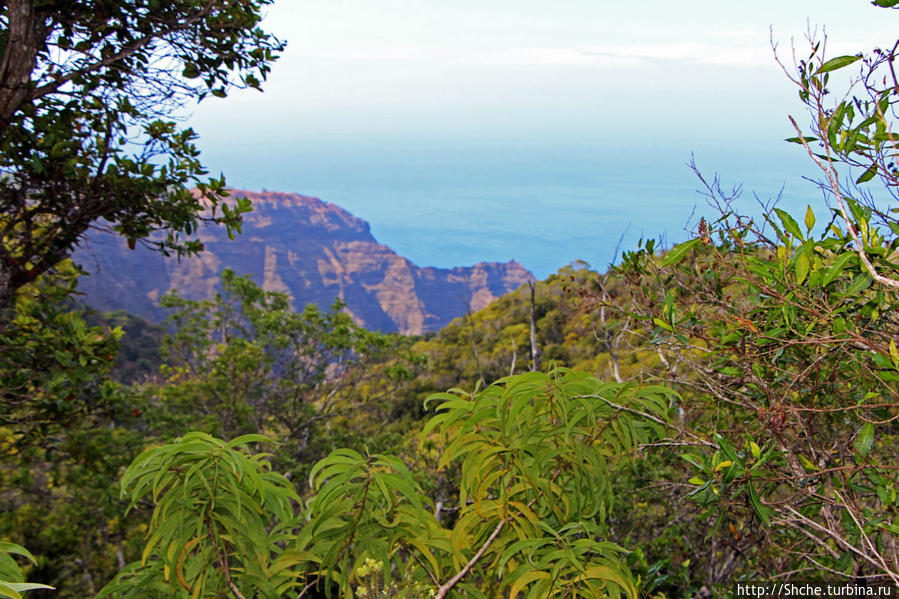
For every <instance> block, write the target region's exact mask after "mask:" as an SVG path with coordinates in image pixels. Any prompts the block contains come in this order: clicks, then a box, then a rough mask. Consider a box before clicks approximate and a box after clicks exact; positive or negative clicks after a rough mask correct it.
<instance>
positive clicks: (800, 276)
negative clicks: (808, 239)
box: [796, 252, 809, 285]
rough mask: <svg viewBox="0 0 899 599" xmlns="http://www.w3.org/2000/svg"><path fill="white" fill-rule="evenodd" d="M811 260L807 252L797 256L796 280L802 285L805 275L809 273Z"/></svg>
mask: <svg viewBox="0 0 899 599" xmlns="http://www.w3.org/2000/svg"><path fill="white" fill-rule="evenodd" d="M808 269H809V261H808V256H807V255H806V254H805V252H802V253H801V254H799V255H798V256H796V282H797V283H798V284H800V285H802V282H803V281H805V277H806V276H807V275H808Z"/></svg>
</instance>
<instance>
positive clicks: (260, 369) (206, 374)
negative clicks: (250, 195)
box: [144, 269, 400, 475]
mask: <svg viewBox="0 0 899 599" xmlns="http://www.w3.org/2000/svg"><path fill="white" fill-rule="evenodd" d="M162 304H163V306H166V307H168V308H170V309H173V310H174V313H173V314H172V316H171V317H170V318H169V321H168V322H169V324H170V325H172V328H173V333H172V334H171V335H167V336H166V338H165V339H164V341H163V352H164V355H165V357H166V359H167V360H166V364H165V365H164V367H163V373H164V374H165V376H166V381H164V382H163V384H160V385H157V384H151V385H147V386H145V387H144V394H145V395H146V396H147V397H148V401H149V403H150V404H151V405H150V406H148V408H149V412H150V413H153V414H156V415H157V416H156V417H155V418H156V419H158V422H157V424H158V426H159V430H160V434H161V435H162V436H165V437H168V438H171V436H172V431H184V430H186V429H187V427H197V428H202V429H203V430H204V431H206V432H209V433H211V434H214V435H217V436H221V437H225V438H230V437H235V436H237V435H241V434H245V433H255V432H264V433H265V434H267V435H270V436H271V437H273V438H274V439H275V440H276V441H278V442H279V444H280V449H279V451H278V452H277V460H276V465H277V466H278V467H279V468H280V469H282V470H284V471H285V472H289V473H291V474H292V475H295V474H297V473H298V469H302V470H303V471H304V472H305V471H307V470H308V468H309V467H310V466H311V464H312V463H314V462H315V460H316V459H318V458H319V457H321V456H322V455H324V454H325V453H327V451H329V450H330V449H331V448H333V447H334V445H333V443H334V438H333V437H334V435H335V434H336V431H334V430H332V431H330V433H328V434H324V429H325V427H326V426H328V427H330V422H331V421H332V420H333V419H334V418H335V416H337V415H338V414H340V413H341V412H348V411H349V410H348V408H347V406H348V405H352V406H353V407H354V409H359V407H360V403H361V402H360V401H359V400H358V399H357V398H355V397H347V392H348V391H349V390H350V389H353V388H358V387H361V386H362V385H363V384H365V383H367V382H368V381H369V379H370V378H371V374H372V373H370V372H369V371H368V367H369V366H371V365H372V364H373V363H374V362H376V361H378V360H384V359H385V358H387V357H390V358H396V356H390V355H389V354H390V352H392V351H398V346H399V343H400V339H399V337H398V336H397V335H388V334H384V333H377V332H372V331H367V330H365V329H364V328H363V327H360V326H359V325H357V324H356V323H354V322H353V320H352V318H350V316H349V315H348V314H347V313H346V312H344V311H343V304H342V303H341V302H340V301H336V302H335V303H334V304H333V305H332V306H331V307H330V308H329V309H328V310H320V309H319V308H318V307H317V306H315V305H312V304H310V305H307V306H306V307H305V308H304V309H303V310H302V311H301V312H296V311H294V310H293V309H292V308H291V306H290V299H289V298H288V296H287V295H286V294H284V293H278V292H272V291H264V290H262V289H261V288H260V287H259V286H258V285H256V284H255V283H254V282H253V281H252V280H250V277H249V276H244V277H241V276H238V275H236V274H235V273H234V271H232V270H231V269H225V271H224V272H223V273H222V291H221V292H220V293H217V294H216V296H215V297H214V298H213V299H211V300H204V301H194V300H189V299H185V298H182V297H180V296H179V295H178V294H177V293H175V292H173V293H170V294H167V295H166V296H164V297H163V299H162ZM398 353H399V352H398ZM351 372H352V376H350V373H351ZM153 406H155V407H156V408H158V409H153ZM151 417H152V416H151ZM341 428H342V427H341Z"/></svg>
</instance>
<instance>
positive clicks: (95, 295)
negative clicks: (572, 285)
mask: <svg viewBox="0 0 899 599" xmlns="http://www.w3.org/2000/svg"><path fill="white" fill-rule="evenodd" d="M231 195H232V197H247V198H249V199H250V200H251V201H252V202H253V211H252V212H250V213H248V214H246V215H244V223H243V233H242V234H241V235H240V236H239V237H238V238H237V239H235V240H233V241H232V240H229V239H228V237H227V233H226V232H225V231H224V230H223V228H222V227H207V228H203V229H201V230H200V231H198V238H199V240H200V241H201V242H202V243H203V245H204V248H205V249H204V251H203V252H201V253H200V254H199V255H198V256H194V257H191V258H183V259H181V260H180V261H178V260H177V259H175V258H165V257H164V256H162V255H161V254H159V253H157V252H153V251H150V250H149V249H146V248H143V247H140V246H138V247H137V248H135V249H134V250H129V249H128V246H127V241H126V240H124V239H122V238H121V237H118V236H115V235H112V234H109V233H103V232H95V233H93V234H91V235H90V236H89V238H88V240H87V242H86V243H85V244H84V246H83V247H81V248H79V249H78V250H77V251H76V252H75V254H74V256H73V257H74V259H75V261H76V262H77V263H79V264H81V266H82V267H83V268H84V269H85V270H86V271H87V272H89V273H91V274H90V275H89V276H86V277H82V279H81V282H80V283H79V291H80V292H81V293H83V294H84V299H85V301H86V303H88V304H89V305H91V306H92V307H94V308H97V309H99V310H115V309H125V310H128V311H129V312H133V313H135V314H139V315H142V316H145V317H148V318H150V319H152V320H161V319H162V318H164V316H165V315H166V314H165V310H164V309H163V308H161V307H160V306H159V303H158V301H159V298H160V297H161V296H162V295H163V294H164V293H165V292H167V291H168V290H170V289H178V290H179V292H180V293H181V294H182V295H183V296H185V297H188V298H191V299H203V298H207V297H211V296H212V295H213V294H214V293H215V291H216V289H217V285H218V281H219V277H220V274H221V271H222V270H223V269H224V268H225V267H230V268H232V269H233V270H235V271H237V272H238V273H239V274H246V273H249V274H252V275H253V279H254V280H255V281H256V282H257V283H259V284H261V286H262V287H263V288H264V289H266V290H268V291H280V292H284V293H287V294H288V295H289V296H290V297H291V299H292V301H293V304H294V307H295V308H300V307H302V306H303V305H305V304H307V303H315V304H318V305H319V306H322V307H325V306H327V305H329V304H331V303H332V302H333V301H334V300H335V299H337V298H340V299H341V300H343V301H344V302H346V304H347V311H348V312H349V313H350V315H351V316H352V317H353V318H354V320H356V322H358V323H360V324H362V325H364V326H366V327H368V328H371V329H376V330H382V331H396V332H400V333H403V334H421V333H425V332H429V331H436V330H439V329H440V328H442V327H443V326H445V325H446V324H448V323H449V322H450V321H452V320H453V319H454V318H456V317H459V316H462V315H464V314H465V313H466V311H467V310H479V309H481V308H483V307H486V306H487V305H488V304H489V303H490V302H491V301H493V300H494V299H496V298H497V297H500V296H502V295H504V294H505V293H508V292H510V291H514V290H515V289H517V288H518V287H519V286H521V285H522V284H524V283H526V282H527V281H528V280H531V279H533V275H532V274H531V273H530V272H529V271H528V270H527V269H525V268H524V267H523V266H522V265H521V264H519V263H518V262H515V261H514V260H510V261H509V262H506V263H496V262H479V263H477V264H475V265H473V266H460V267H455V268H438V267H433V266H427V267H421V266H418V265H416V264H414V263H413V262H412V261H410V260H408V259H407V258H404V257H403V256H400V255H399V254H397V253H396V252H395V251H393V250H392V249H390V248H389V247H387V246H386V245H383V244H380V243H378V242H377V240H376V239H375V238H374V236H373V235H372V234H371V227H370V226H369V223H368V222H366V221H365V220H363V219H361V218H359V217H356V216H354V215H352V214H350V213H349V212H347V211H346V210H344V209H343V208H341V207H339V206H337V205H336V204H331V203H329V202H326V201H323V200H321V199H319V198H316V197H312V196H305V195H300V194H296V193H288V192H278V191H262V192H253V191H246V190H236V189H234V190H231Z"/></svg>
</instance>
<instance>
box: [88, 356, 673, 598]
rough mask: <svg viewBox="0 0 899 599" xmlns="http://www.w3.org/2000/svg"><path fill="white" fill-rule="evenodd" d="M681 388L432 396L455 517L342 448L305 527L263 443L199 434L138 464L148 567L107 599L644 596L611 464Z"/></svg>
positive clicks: (129, 486)
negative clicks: (451, 478)
mask: <svg viewBox="0 0 899 599" xmlns="http://www.w3.org/2000/svg"><path fill="white" fill-rule="evenodd" d="M673 397H674V394H673V393H672V392H671V391H669V390H667V389H665V388H662V387H645V388H641V387H638V386H636V385H630V384H618V383H602V382H600V381H599V380H597V379H595V378H592V377H590V376H588V375H586V374H585V373H576V372H571V371H568V370H564V369H556V370H553V371H551V372H549V373H546V374H544V373H536V372H533V373H528V374H523V375H516V376H511V377H507V378H504V379H501V380H500V381H497V382H496V383H495V384H493V385H491V386H489V387H487V388H486V389H484V390H481V391H476V392H474V393H465V392H463V391H460V390H458V389H454V390H452V391H450V392H449V393H439V394H436V395H433V396H432V397H431V398H430V401H431V402H436V403H437V411H438V413H437V415H436V416H434V417H433V418H432V419H431V420H430V422H429V423H428V425H427V426H426V427H425V429H424V432H423V434H422V448H423V449H425V450H428V449H429V448H431V449H434V448H436V449H437V451H438V454H439V458H438V462H439V467H440V469H441V470H444V471H448V470H450V469H451V468H456V470H455V471H456V472H458V473H459V479H458V504H457V505H456V506H453V510H455V512H456V513H457V517H456V518H455V520H454V522H453V523H452V525H451V526H448V527H445V526H443V525H442V524H441V523H440V522H439V521H438V519H437V517H436V516H435V513H434V511H435V510H434V503H433V501H432V500H431V498H430V497H428V496H427V495H426V494H425V493H424V491H423V490H422V487H421V486H420V485H419V483H418V482H417V480H416V477H415V476H414V475H413V473H412V472H410V471H409V469H408V468H407V467H406V465H405V464H404V463H403V462H402V461H401V460H399V459H398V458H396V457H393V456H389V455H371V456H363V455H362V454H360V453H358V452H355V451H352V450H348V449H340V450H337V451H334V452H332V453H331V454H330V455H329V456H328V457H326V458H325V459H323V460H321V461H320V462H319V463H318V464H316V466H315V467H314V468H313V469H312V472H311V477H310V480H311V484H312V491H313V496H312V497H311V498H310V499H309V500H308V502H307V504H306V508H305V510H303V512H302V515H301V517H300V518H299V519H295V518H294V517H293V511H292V510H293V509H294V507H293V506H295V505H296V502H297V501H298V499H299V498H298V497H297V496H296V495H295V494H294V492H293V491H292V489H290V488H289V487H288V486H287V481H286V479H284V478H283V477H281V476H280V475H276V474H273V473H271V472H269V471H268V465H267V464H268V463H267V459H266V457H265V456H264V455H256V456H252V457H251V456H250V455H249V454H248V453H247V451H246V445H247V443H250V442H262V441H263V438H261V437H259V436H255V435H253V436H246V437H242V438H238V439H235V440H234V441H232V442H230V443H225V442H223V441H219V440H216V439H213V438H212V437H209V436H208V435H205V434H202V433H191V434H190V435H187V436H185V437H184V438H183V439H181V440H179V441H177V442H176V443H174V444H171V445H167V446H164V447H159V448H155V449H151V450H148V451H147V452H145V453H144V454H142V455H141V456H140V457H139V458H138V459H137V460H136V461H135V462H134V464H132V465H131V467H130V468H129V469H128V471H127V472H126V474H125V477H124V480H123V489H124V491H125V492H126V493H128V494H129V495H130V496H131V499H132V504H133V503H135V502H138V501H141V500H142V499H143V498H146V497H147V496H149V497H150V498H152V499H153V500H154V501H155V502H156V509H155V511H154V516H153V520H152V522H151V524H150V529H149V531H148V541H147V546H146V549H145V550H144V555H143V559H142V561H141V562H140V563H136V564H133V565H132V566H130V567H129V568H128V570H126V572H124V573H123V574H122V575H120V576H119V578H118V579H117V580H116V581H115V582H114V583H112V584H111V585H110V586H108V587H107V589H105V590H104V592H103V593H102V594H101V596H103V597H108V596H109V597H111V596H115V597H128V598H138V597H149V596H158V593H162V592H165V593H167V594H168V595H171V596H173V597H182V596H183V597H189V596H207V595H208V594H210V593H219V594H221V595H229V594H230V595H232V596H234V597H237V598H241V597H250V596H262V597H277V596H280V593H283V592H285V591H286V590H292V592H298V595H297V596H298V597H303V596H305V595H307V594H308V593H309V592H311V591H312V589H314V588H317V589H318V590H319V591H323V592H325V593H326V594H327V595H329V596H332V595H335V594H339V595H340V596H342V597H344V598H346V599H350V598H351V597H352V596H353V592H354V591H353V589H354V588H356V589H359V588H366V589H367V588H368V586H370V584H371V583H372V576H373V575H375V576H377V589H378V592H379V593H382V592H384V591H385V590H388V589H391V587H393V588H394V589H397V588H400V589H403V590H402V591H397V592H402V593H407V592H411V591H415V590H417V591H423V590H424V589H425V588H430V589H432V590H433V596H434V597H436V598H438V599H440V598H444V597H448V596H449V594H450V592H453V593H460V594H466V595H469V596H474V597H480V596H484V592H485V591H487V590H490V589H505V590H506V592H508V596H509V597H516V596H518V595H519V594H522V593H524V594H525V596H527V597H529V598H532V599H535V598H537V597H541V598H542V597H555V596H560V597H562V596H564V597H590V598H594V597H619V596H621V595H625V596H628V597H636V596H637V584H636V581H635V580H634V579H633V577H632V576H631V574H630V572H629V570H628V568H627V566H626V565H625V563H624V561H623V559H622V556H623V554H624V553H626V550H625V549H624V548H623V547H621V546H619V545H618V544H617V543H616V542H615V541H614V540H613V539H612V538H611V533H610V531H609V528H608V526H607V525H606V518H607V516H608V513H609V511H610V508H611V506H612V496H611V484H610V480H609V477H610V471H611V469H612V468H613V466H614V465H615V464H616V463H617V462H618V461H619V460H627V459H630V458H631V457H632V456H633V453H634V451H635V449H636V447H637V446H638V445H639V444H641V443H646V442H648V441H650V440H653V439H657V438H659V437H661V436H663V435H664V433H665V429H666V427H668V426H669V425H668V413H669V408H670V403H671V400H672V399H673ZM374 564H377V567H378V569H379V572H375V570H374V568H375V566H374ZM400 572H402V573H404V574H403V575H398V574H397V573H400ZM392 578H397V579H400V578H402V579H403V583H402V584H401V585H397V586H393V585H391V583H390V582H389V581H390V580H391V579H392ZM373 591H374V589H372V592H373ZM417 591H416V592H417ZM389 592H392V591H389ZM254 594H255V595H254ZM357 594H358V593H357ZM396 596H404V595H402V594H399V595H396Z"/></svg>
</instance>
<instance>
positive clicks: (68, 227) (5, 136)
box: [0, 0, 283, 323]
mask: <svg viewBox="0 0 899 599" xmlns="http://www.w3.org/2000/svg"><path fill="white" fill-rule="evenodd" d="M268 4H270V0H247V1H230V0H214V1H209V2H207V1H202V2H201V1H198V0H177V1H169V2H159V1H158V0H140V1H136V2H133V1H129V2H122V1H120V0H100V1H91V2H87V1H83V0H77V1H69V0H66V1H49V2H34V1H33V0H14V1H12V2H5V3H3V4H2V6H0V51H2V59H3V65H4V68H3V70H2V73H0V170H2V171H3V173H4V176H3V179H2V182H0V215H2V216H0V233H2V235H0V237H2V239H3V241H2V243H0V323H3V322H5V320H6V318H7V314H6V312H7V311H8V309H9V308H10V306H11V304H12V297H13V293H14V292H15V290H17V289H19V288H20V287H21V286H23V285H25V284H26V283H28V282H30V281H33V280H34V279H35V277H37V276H38V275H40V274H41V273H43V272H46V271H47V270H48V269H50V268H52V267H53V266H54V265H56V264H57V263H59V262H60V261H61V260H63V259H64V258H65V257H66V256H68V255H69V253H70V252H71V250H72V249H73V247H74V246H75V245H76V244H77V243H78V241H79V240H80V239H81V238H82V237H83V236H84V234H85V233H86V232H87V230H88V228H89V227H91V226H100V227H103V228H108V229H110V230H114V231H115V232H117V233H118V234H120V235H123V236H125V237H127V238H128V239H129V242H130V243H131V244H134V243H135V242H136V241H137V240H144V241H145V242H146V243H147V244H148V245H152V246H154V247H156V248H158V249H161V250H162V251H164V252H170V251H171V252H176V253H178V254H179V255H180V254H183V253H192V252H196V251H198V250H199V249H200V244H199V242H198V241H196V240H192V239H191V236H192V234H193V233H194V231H195V230H196V228H197V227H198V226H199V224H200V222H201V221H204V220H211V221H216V222H221V223H223V224H225V225H226V226H227V227H228V229H229V232H230V231H237V230H239V224H240V213H241V212H244V211H246V210H248V209H249V205H248V202H246V200H243V201H241V200H238V201H237V202H236V203H234V204H231V205H228V204H226V203H225V202H224V199H225V197H226V196H227V192H226V191H225V189H224V180H223V179H209V180H205V179H204V178H203V177H204V175H206V170H205V169H204V167H203V165H202V164H201V163H200V162H199V159H198V155H199V152H198V150H197V148H196V146H195V145H194V141H195V139H196V134H195V133H194V132H193V131H192V130H191V129H181V128H180V127H179V126H178V125H177V124H176V123H175V122H174V121H172V120H171V119H172V114H173V113H174V112H175V111H177V110H178V109H179V108H180V107H181V106H182V105H183V104H185V103H189V102H193V101H196V100H199V99H202V98H203V97H205V96H206V95H207V94H210V93H211V94H213V95H216V96H224V95H226V91H227V90H228V89H229V88H231V87H233V86H235V85H238V86H247V87H256V88H258V87H259V85H260V82H261V81H262V80H263V79H265V77H266V75H267V74H268V71H269V65H270V63H271V62H272V61H273V60H274V59H275V57H276V56H277V54H278V52H279V51H280V50H281V49H282V48H283V44H282V43H281V42H280V41H278V40H277V39H275V38H273V37H272V36H270V35H268V34H266V33H265V32H263V31H262V30H261V29H260V28H259V27H258V23H259V21H260V19H261V10H262V9H263V7H264V6H266V5H268ZM182 71H183V73H182ZM193 187H196V188H198V189H199V192H198V193H194V192H192V191H191V188H193ZM155 232H161V233H162V234H161V235H159V236H153V234H154V233H155Z"/></svg>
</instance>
